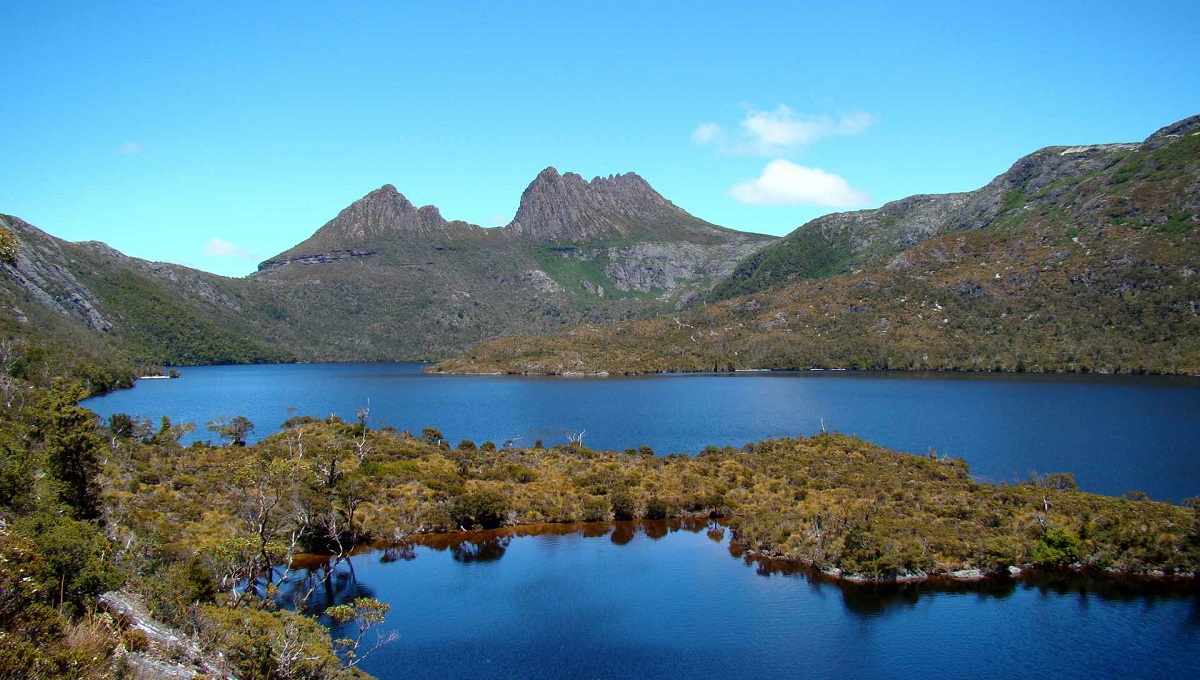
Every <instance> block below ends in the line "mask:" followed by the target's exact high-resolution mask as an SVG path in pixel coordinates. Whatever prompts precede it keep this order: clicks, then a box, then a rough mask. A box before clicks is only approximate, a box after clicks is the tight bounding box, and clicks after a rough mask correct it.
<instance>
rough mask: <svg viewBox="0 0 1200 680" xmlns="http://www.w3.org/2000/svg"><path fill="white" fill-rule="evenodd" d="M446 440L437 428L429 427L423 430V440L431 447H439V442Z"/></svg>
mask: <svg viewBox="0 0 1200 680" xmlns="http://www.w3.org/2000/svg"><path fill="white" fill-rule="evenodd" d="M445 438H446V437H445V435H443V434H442V431H441V430H439V429H437V428H436V427H427V428H425V429H423V430H421V439H423V440H425V443H426V444H429V445H430V446H437V445H438V442H440V441H442V440H443V439H445Z"/></svg>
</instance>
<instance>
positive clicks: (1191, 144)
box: [709, 116, 1200, 300]
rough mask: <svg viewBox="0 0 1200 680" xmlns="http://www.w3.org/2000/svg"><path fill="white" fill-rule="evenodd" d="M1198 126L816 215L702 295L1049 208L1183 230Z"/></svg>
mask: <svg viewBox="0 0 1200 680" xmlns="http://www.w3.org/2000/svg"><path fill="white" fill-rule="evenodd" d="M1198 133H1200V116H1194V117H1192V118H1188V119H1185V120H1182V121H1179V122H1178V123H1175V124H1173V125H1169V126H1167V127H1165V128H1163V129H1161V130H1159V131H1157V132H1155V133H1154V134H1153V135H1151V136H1150V137H1149V138H1148V139H1147V140H1146V141H1144V142H1142V143H1140V144H1137V143H1133V144H1097V145H1090V146H1074V147H1063V146H1057V147H1049V148H1046V149H1042V150H1040V151H1037V152H1035V153H1032V154H1030V155H1028V156H1026V157H1024V158H1022V159H1020V160H1018V161H1017V162H1016V163H1015V164H1013V166H1012V167H1011V168H1010V169H1009V170H1008V171H1006V172H1004V173H1003V174H1001V175H1000V176H998V177H996V178H995V179H994V180H992V181H991V182H989V183H988V184H987V186H984V187H981V188H979V189H976V190H975V191H970V192H965V193H957V194H937V195H919V196H910V197H908V198H904V199H901V200H898V201H893V202H891V203H888V204H886V205H884V206H882V207H880V208H878V209H876V210H860V211H857V212H848V213H834V214H831V215H826V216H824V217H820V218H818V219H815V220H813V221H812V222H809V223H808V224H805V225H804V226H802V227H800V228H799V229H796V230H795V231H793V232H792V233H791V234H788V235H787V236H786V237H784V238H783V239H780V240H779V241H777V242H775V243H773V244H771V245H770V246H769V247H767V248H764V249H762V250H760V251H759V252H757V253H755V254H754V255H752V256H750V257H748V258H747V259H745V260H743V261H742V262H741V263H739V264H738V266H737V268H736V269H735V270H734V271H733V273H732V274H730V275H729V276H728V277H726V278H725V279H723V280H722V281H721V282H720V283H719V284H718V285H717V286H716V287H715V288H714V289H713V291H712V292H711V293H710V294H709V299H710V300H722V299H727V298H731V297H737V296H739V295H745V294H749V293H757V292H760V291H763V290H766V289H767V288H770V287H771V286H774V285H778V284H780V283H786V282H788V281H794V280H802V279H816V278H827V277H830V276H835V275H837V274H842V273H846V272H849V271H853V270H855V269H860V268H862V267H864V266H866V265H868V264H871V263H873V262H885V261H888V260H891V259H892V258H893V257H895V256H896V255H897V254H899V253H901V252H903V251H904V250H907V249H908V248H911V247H912V246H914V245H916V244H918V243H920V242H922V241H924V240H926V239H929V238H933V237H936V236H940V235H943V234H949V233H955V232H963V231H972V230H975V229H987V228H1014V227H1020V226H1021V225H1024V224H1026V223H1031V222H1033V221H1037V220H1038V219H1039V218H1041V217H1043V216H1045V215H1048V214H1050V215H1054V216H1055V217H1057V218H1059V220H1060V221H1063V222H1066V223H1069V225H1073V226H1074V227H1075V229H1076V230H1086V229H1089V228H1095V227H1096V226H1103V225H1106V224H1109V223H1112V222H1120V223H1135V224H1141V225H1148V226H1152V227H1159V228H1163V229H1166V230H1174V231H1183V230H1186V229H1187V228H1188V227H1187V225H1188V224H1191V226H1192V227H1194V226H1195V222H1196V219H1197V214H1198V213H1200V191H1198V190H1197V180H1198V177H1200V155H1198V154H1197V144H1198Z"/></svg>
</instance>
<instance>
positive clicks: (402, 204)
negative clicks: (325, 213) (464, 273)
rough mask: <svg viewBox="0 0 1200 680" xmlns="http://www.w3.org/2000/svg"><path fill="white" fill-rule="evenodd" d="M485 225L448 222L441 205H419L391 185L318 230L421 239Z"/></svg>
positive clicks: (353, 236) (354, 236) (343, 235)
mask: <svg viewBox="0 0 1200 680" xmlns="http://www.w3.org/2000/svg"><path fill="white" fill-rule="evenodd" d="M481 230H482V227H477V226H475V225H470V224H466V223H465V222H448V221H446V219H445V218H443V217H442V213H441V211H439V210H438V209H437V207H435V206H432V205H427V206H424V207H421V208H417V207H416V206H415V205H413V204H412V202H410V201H409V200H408V199H407V198H405V197H404V194H401V193H400V192H399V191H397V190H396V187H394V186H392V185H391V184H385V185H383V186H382V187H380V188H378V189H376V190H375V191H372V192H371V193H369V194H367V195H366V196H363V197H362V198H360V199H358V200H357V201H355V202H354V203H351V204H350V205H349V206H347V207H346V208H345V209H344V210H342V212H340V213H338V216H337V217H335V218H333V219H332V220H330V221H329V222H328V223H327V224H326V225H325V226H323V227H321V229H320V230H319V231H318V232H317V235H322V236H325V237H327V238H340V239H344V240H348V241H362V240H367V239H370V238H371V237H376V236H382V235H389V234H403V235H405V236H410V237H417V238H454V237H455V236H460V235H462V233H463V232H475V231H481Z"/></svg>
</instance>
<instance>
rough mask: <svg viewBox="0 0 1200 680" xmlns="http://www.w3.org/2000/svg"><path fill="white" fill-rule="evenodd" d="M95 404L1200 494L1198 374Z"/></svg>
mask: <svg viewBox="0 0 1200 680" xmlns="http://www.w3.org/2000/svg"><path fill="white" fill-rule="evenodd" d="M179 372H180V373H181V374H182V376H183V377H182V378H180V379H177V380H144V381H140V382H139V383H138V384H137V387H135V388H134V389H131V390H122V391H119V392H115V393H112V394H109V395H105V396H103V397H97V398H93V399H89V400H87V401H85V402H84V405H86V406H87V407H89V408H91V409H93V410H94V411H96V412H97V413H99V414H101V415H102V416H104V417H107V416H109V415H111V414H113V413H118V412H124V413H129V414H131V415H136V416H138V417H142V418H150V419H152V420H154V422H155V423H157V422H158V419H159V417H160V416H162V415H167V416H169V417H170V418H171V420H172V421H174V422H186V421H192V422H195V423H197V424H199V426H200V427H199V428H198V430H197V432H196V434H195V435H194V436H193V438H195V437H199V438H203V439H209V438H212V439H215V437H213V436H212V435H211V433H209V432H207V431H206V430H205V429H204V423H206V422H208V421H210V420H213V419H215V418H217V417H219V416H222V415H226V416H235V415H244V416H246V417H248V418H250V420H252V421H253V422H254V423H255V424H256V426H257V429H256V430H255V432H254V437H253V438H261V437H264V436H266V435H269V434H271V433H272V432H275V431H276V430H277V428H278V426H279V424H280V423H282V422H283V421H284V420H286V419H287V418H288V417H290V415H291V414H290V413H289V411H288V409H289V408H294V409H295V412H294V413H295V414H304V415H312V416H318V417H325V416H327V415H329V414H337V415H339V416H341V417H342V418H345V419H347V420H352V419H354V417H355V409H357V408H360V407H364V406H366V405H367V404H368V403H369V404H370V409H371V425H372V426H373V427H379V426H382V425H391V426H393V427H396V428H398V429H402V430H403V429H407V430H412V431H413V432H419V431H420V430H421V429H422V428H424V427H429V426H432V427H437V428H439V429H440V430H441V431H442V432H443V433H444V434H445V436H446V439H447V440H449V441H450V442H451V443H452V444H457V442H458V441H459V440H461V439H471V440H474V441H475V442H476V443H477V444H478V443H482V442H484V441H487V440H493V441H495V442H497V443H498V444H499V443H501V442H504V441H506V440H509V439H516V444H517V445H519V446H528V445H532V444H533V443H534V441H535V440H537V439H541V440H542V441H543V443H544V444H545V445H546V446H553V445H554V444H564V443H566V442H567V438H566V435H565V434H564V433H565V432H572V433H578V432H581V431H582V432H585V433H586V434H585V435H584V443H585V444H587V445H588V446H591V447H593V448H598V449H619V450H623V449H627V448H633V447H637V446H641V445H643V444H645V445H649V446H650V447H652V448H653V449H654V450H655V452H657V453H659V454H668V453H696V452H698V451H699V450H700V449H702V448H703V447H705V446H710V445H711V446H737V447H740V446H742V445H743V444H745V443H747V442H752V441H758V440H760V439H764V438H767V437H793V436H798V435H810V434H813V433H816V432H819V431H820V430H821V427H822V425H824V426H825V427H826V428H828V429H830V430H834V431H839V432H844V433H847V434H854V435H858V436H860V437H863V438H865V439H868V440H870V441H872V442H874V443H876V444H880V445H882V446H886V447H889V448H893V449H897V450H900V451H907V452H909V453H918V454H924V453H927V452H928V451H929V449H931V448H932V449H934V450H936V451H938V452H939V453H941V454H949V455H952V456H956V457H960V458H965V459H966V460H967V461H968V462H969V463H970V465H971V470H972V472H973V474H975V475H976V477H978V478H980V479H983V480H986V481H991V482H1009V481H1013V480H1014V479H1015V478H1016V477H1025V476H1026V475H1027V474H1028V472H1029V471H1031V470H1036V471H1038V472H1041V473H1046V472H1073V473H1074V474H1075V476H1076V478H1077V479H1078V481H1079V484H1080V486H1081V487H1082V488H1084V489H1086V490H1089V491H1095V492H1099V493H1107V494H1120V493H1123V492H1125V491H1129V490H1133V489H1137V490H1141V491H1144V492H1146V493H1148V494H1150V495H1151V496H1152V497H1154V498H1157V499H1171V500H1174V501H1176V502H1178V501H1179V500H1181V499H1183V498H1186V497H1189V496H1200V379H1195V378H1167V377H1152V376H1094V375H1078V376H1074V375H1072V376H1062V375H1003V374H946V373H932V374H920V373H850V372H847V373H842V372H825V373H756V374H732V375H660V376H644V377H636V378H615V377H614V378H561V377H518V376H440V375H426V374H424V373H422V372H421V366H420V365H418V364H404V363H399V364H282V365H265V366H202V367H184V368H180V369H179Z"/></svg>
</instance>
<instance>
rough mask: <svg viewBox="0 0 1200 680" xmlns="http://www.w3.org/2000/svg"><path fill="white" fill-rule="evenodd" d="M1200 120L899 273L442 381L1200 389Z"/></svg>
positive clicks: (634, 330) (491, 350) (926, 251)
mask: <svg viewBox="0 0 1200 680" xmlns="http://www.w3.org/2000/svg"><path fill="white" fill-rule="evenodd" d="M1189 120H1190V121H1192V123H1191V126H1190V127H1187V126H1184V127H1183V128H1179V131H1178V132H1160V133H1159V134H1157V135H1155V136H1154V137H1151V138H1150V139H1149V140H1147V142H1145V143H1144V144H1142V145H1140V146H1138V147H1137V148H1135V149H1128V150H1125V151H1123V152H1121V154H1122V155H1121V159H1120V160H1119V161H1116V162H1115V163H1114V164H1112V165H1110V166H1108V167H1105V168H1103V169H1102V170H1097V171H1093V172H1090V173H1086V174H1083V175H1075V176H1072V177H1071V178H1069V180H1060V181H1059V182H1057V183H1054V184H1050V185H1046V186H1044V187H1041V188H1039V189H1037V191H1036V193H1035V194H1034V196H1033V197H1030V196H1026V195H1025V194H1023V193H1020V192H1017V193H1015V194H1013V199H1012V200H1013V204H1014V208H1013V209H1012V210H1010V211H1008V212H1006V213H1004V214H1003V215H1002V216H1001V217H1000V218H998V219H996V220H994V221H992V222H991V223H989V224H988V225H987V227H986V228H980V229H971V230H966V231H952V232H950V233H944V234H942V235H939V236H933V237H931V238H928V239H926V240H924V241H922V242H921V243H919V244H918V245H916V246H914V247H911V248H909V249H908V250H906V251H904V252H902V253H900V254H899V255H896V256H895V257H892V258H891V259H890V260H888V261H887V262H883V261H879V262H876V263H874V264H871V265H868V266H866V267H864V268H862V269H860V270H855V271H852V272H847V273H843V274H840V275H838V276H833V277H831V278H825V279H817V280H796V281H792V282H790V283H787V282H785V283H780V284H778V285H774V286H773V287H770V288H767V289H766V290H762V291H759V292H755V293H753V294H749V295H743V296H741V297H736V298H732V299H729V300H722V301H719V302H715V303H710V304H705V305H702V306H699V307H696V308H693V309H690V310H687V311H685V312H683V313H680V314H675V315H670V316H666V317H661V318H657V319H652V320H649V321H640V322H632V323H623V324H618V325H612V326H582V327H577V328H575V329H572V330H570V331H566V332H562V333H559V334H557V335H554V336H549V337H539V338H533V337H512V338H502V339H499V340H495V341H492V342H489V343H484V344H482V345H480V346H479V347H477V348H475V349H474V350H472V351H469V352H467V353H465V354H463V355H462V356H460V357H458V358H457V359H455V360H452V361H448V362H445V363H443V364H440V365H439V366H438V367H437V369H436V370H441V371H450V372H496V371H499V372H514V373H526V372H530V373H563V372H571V371H580V372H610V373H625V372H644V371H712V370H736V369H804V368H813V367H821V368H875V369H951V370H1004V371H1020V370H1029V371H1106V372H1117V371H1122V372H1142V371H1144V372H1159V373H1189V374H1196V373H1200V307H1198V306H1197V305H1200V279H1198V278H1197V277H1196V274H1197V267H1198V265H1197V264H1196V263H1197V262H1200V240H1198V238H1197V235H1196V227H1197V224H1200V130H1198V129H1196V128H1198V127H1200V119H1189ZM1186 122H1187V121H1185V123H1186ZM1175 129H1176V128H1174V127H1173V128H1168V131H1169V130H1175ZM1068 152H1072V150H1070V149H1067V150H1063V151H1059V152H1058V153H1068ZM1014 191H1015V190H1014ZM1038 196H1046V197H1048V196H1054V197H1055V198H1054V200H1052V201H1050V200H1040V199H1037V197H1038ZM772 247H773V248H779V247H780V246H778V245H777V246H772Z"/></svg>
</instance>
